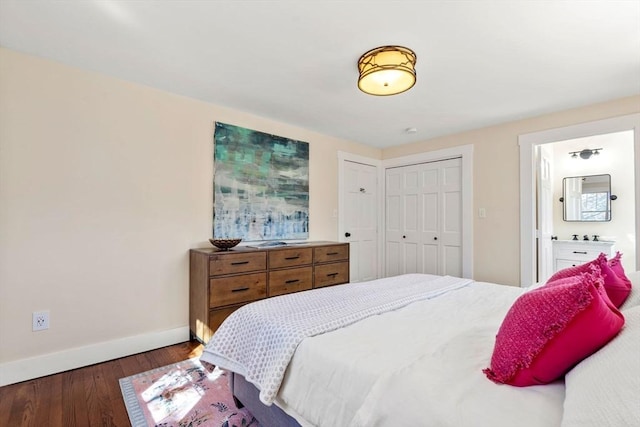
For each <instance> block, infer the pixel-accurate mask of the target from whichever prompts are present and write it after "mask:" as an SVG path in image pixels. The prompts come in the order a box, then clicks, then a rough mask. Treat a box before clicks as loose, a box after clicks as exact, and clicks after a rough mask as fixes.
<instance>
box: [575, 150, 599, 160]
mask: <svg viewBox="0 0 640 427" xmlns="http://www.w3.org/2000/svg"><path fill="white" fill-rule="evenodd" d="M601 150H602V148H585V149H584V150H581V151H570V152H569V154H571V158H572V159H577V158H578V156H580V158H581V159H585V160H587V159H589V158H591V156H597V155H598V154H600V151H601Z"/></svg>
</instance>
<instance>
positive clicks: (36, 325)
mask: <svg viewBox="0 0 640 427" xmlns="http://www.w3.org/2000/svg"><path fill="white" fill-rule="evenodd" d="M45 329H49V310H44V311H34V312H33V331H43V330H45Z"/></svg>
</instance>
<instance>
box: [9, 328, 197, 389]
mask: <svg viewBox="0 0 640 427" xmlns="http://www.w3.org/2000/svg"><path fill="white" fill-rule="evenodd" d="M188 340H189V327H188V326H183V327H180V328H175V329H170V330H167V331H160V332H152V333H149V334H144V335H136V336H132V337H126V338H119V339H116V340H112V341H105V342H100V343H96V344H91V345H87V346H84V347H76V348H70V349H68V350H63V351H59V352H56V353H49V354H43V355H40V356H36V357H30V358H27V359H19V360H14V361H11V362H5V363H0V386H4V385H8V384H14V383H18V382H21V381H27V380H31V379H33V378H38V377H43V376H45V375H51V374H56V373H58V372H64V371H68V370H70V369H76V368H81V367H83V366H88V365H93V364H94V363H100V362H105V361H107V360H113V359H117V358H120V357H124V356H129V355H132V354H136V353H142V352H144V351H149V350H154V349H156V348H160V347H165V346H168V345H173V344H178V343H181V342H185V341H188Z"/></svg>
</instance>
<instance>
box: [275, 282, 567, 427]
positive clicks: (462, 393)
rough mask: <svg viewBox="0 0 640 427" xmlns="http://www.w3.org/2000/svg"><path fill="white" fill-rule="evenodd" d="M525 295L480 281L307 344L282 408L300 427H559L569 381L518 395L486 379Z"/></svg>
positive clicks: (288, 377)
mask: <svg viewBox="0 0 640 427" xmlns="http://www.w3.org/2000/svg"><path fill="white" fill-rule="evenodd" d="M522 292H523V290H522V289H519V288H509V287H505V286H501V285H493V284H487V283H477V282H475V283H473V284H471V285H469V286H467V287H464V288H462V289H457V290H455V291H451V292H449V293H446V294H444V295H441V296H439V297H437V298H435V299H430V300H424V301H418V302H414V303H412V304H411V305H408V306H406V307H404V308H402V309H399V310H396V311H391V312H388V313H384V314H381V315H376V316H372V317H369V318H367V319H364V320H361V321H360V322H358V323H355V324H352V325H349V326H347V327H345V328H342V329H339V330H336V331H333V332H331V333H327V334H322V335H318V336H314V337H311V338H306V339H304V340H303V341H302V342H301V343H300V344H299V346H298V348H297V350H296V352H295V354H294V356H293V358H292V359H291V362H290V364H289V367H288V369H287V371H286V374H285V378H284V381H283V383H282V386H281V388H280V392H279V394H278V397H277V398H276V404H278V406H280V407H282V408H283V409H284V410H285V411H286V412H287V413H289V414H290V415H292V416H293V417H294V418H296V419H297V420H298V422H299V423H300V424H302V425H303V426H319V427H320V426H327V427H328V426H330V427H336V426H340V427H347V426H353V427H359V426H363V427H364V426H367V427H373V426H434V427H446V426H452V427H453V426H455V427H458V426H474V427H484V426H486V427H501V426H504V427H512V426H522V427H553V426H560V423H561V419H562V405H563V401H564V392H565V388H564V383H563V382H557V383H554V384H550V385H545V386H533V387H526V388H518V387H512V386H508V385H497V384H494V383H493V382H491V381H489V380H488V379H487V378H486V377H485V376H484V374H483V373H482V369H483V368H485V367H487V366H488V364H489V361H490V358H491V354H492V350H493V344H494V337H495V334H496V332H497V330H498V328H499V326H500V324H501V322H502V319H503V318H504V316H505V314H506V312H507V311H508V309H509V307H510V306H511V304H512V303H513V301H514V300H515V299H516V298H517V297H518V296H519V295H520V294H521V293H522Z"/></svg>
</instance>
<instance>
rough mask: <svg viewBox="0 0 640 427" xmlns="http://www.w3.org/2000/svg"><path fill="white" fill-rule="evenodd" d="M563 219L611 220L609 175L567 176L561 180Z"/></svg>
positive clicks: (583, 220)
mask: <svg viewBox="0 0 640 427" xmlns="http://www.w3.org/2000/svg"><path fill="white" fill-rule="evenodd" d="M562 197H563V198H562V199H561V200H562V201H563V202H564V203H563V205H564V213H563V217H562V218H563V219H564V220H565V221H580V222H605V221H611V200H612V197H611V175H609V174H605V175H589V176H574V177H567V178H564V179H563V180H562Z"/></svg>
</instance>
